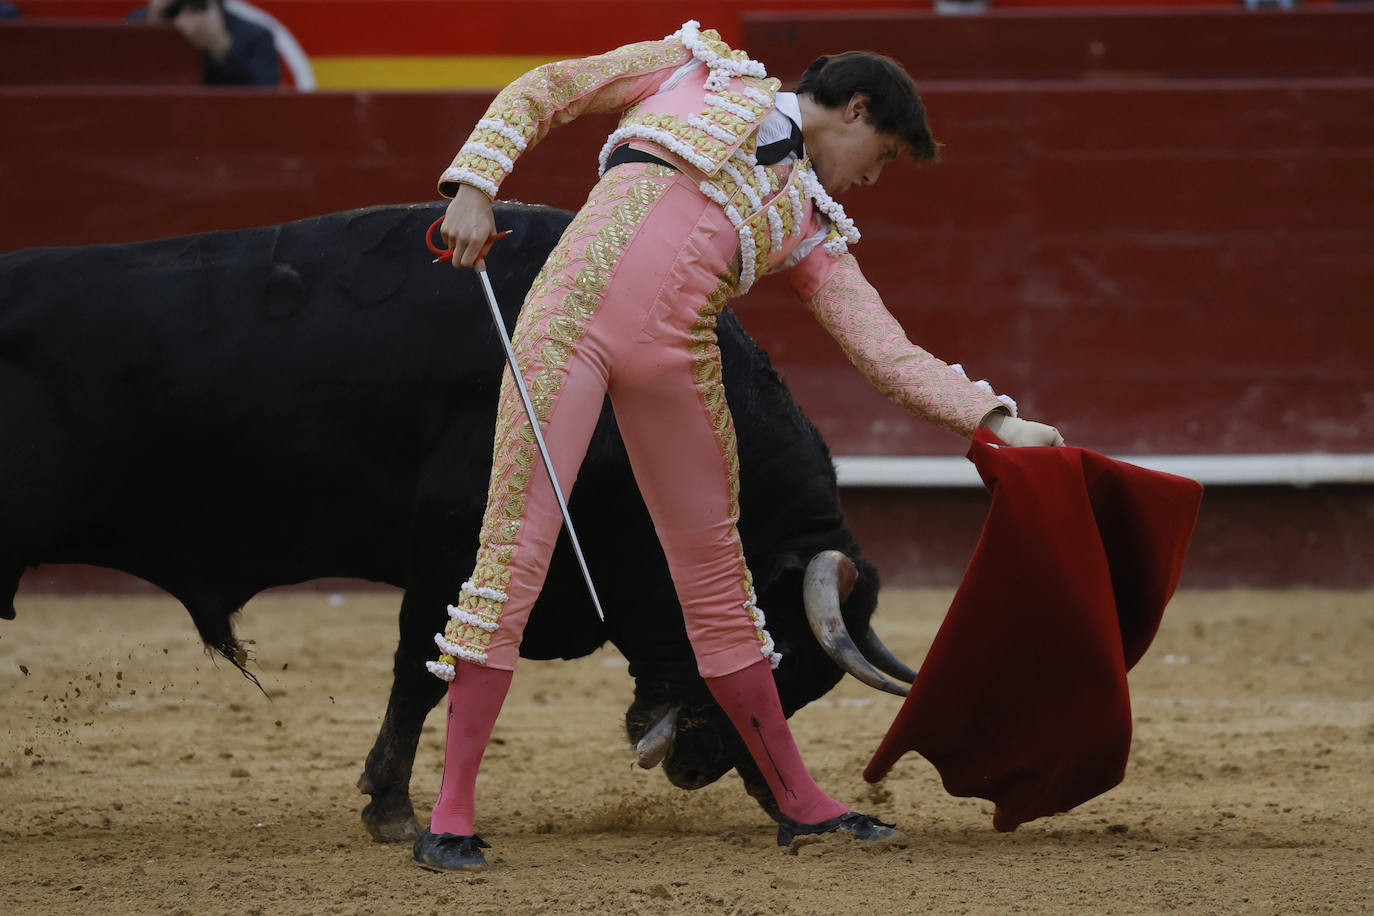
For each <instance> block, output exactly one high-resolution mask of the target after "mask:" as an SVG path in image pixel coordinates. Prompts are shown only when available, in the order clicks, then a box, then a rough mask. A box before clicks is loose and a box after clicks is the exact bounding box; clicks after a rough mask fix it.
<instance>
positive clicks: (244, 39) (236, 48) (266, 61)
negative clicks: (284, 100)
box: [125, 7, 281, 86]
mask: <svg viewBox="0 0 1374 916" xmlns="http://www.w3.org/2000/svg"><path fill="white" fill-rule="evenodd" d="M125 21H127V22H147V21H148V9H147V7H139V8H138V9H136V10H134V11H133V12H131V13H130V14H129V15H128V17H127V18H126V20H125ZM224 25H225V27H226V28H227V29H228V30H229V37H230V38H232V39H233V41H234V44H233V46H232V47H231V48H230V49H229V55H228V57H226V58H225V59H224V61H223V62H220V61H217V60H215V59H214V57H212V56H211V55H209V54H204V53H202V54H201V60H202V63H203V66H204V70H203V73H204V76H203V82H204V83H205V85H207V86H276V85H279V84H280V83H281V65H280V63H279V62H278V61H277V46H276V43H275V42H274V41H273V40H272V32H271V30H269V29H267V28H264V27H263V26H260V25H258V24H257V23H255V22H249V21H248V20H247V19H242V18H240V17H238V16H235V15H234V14H233V13H230V12H229V11H228V10H224Z"/></svg>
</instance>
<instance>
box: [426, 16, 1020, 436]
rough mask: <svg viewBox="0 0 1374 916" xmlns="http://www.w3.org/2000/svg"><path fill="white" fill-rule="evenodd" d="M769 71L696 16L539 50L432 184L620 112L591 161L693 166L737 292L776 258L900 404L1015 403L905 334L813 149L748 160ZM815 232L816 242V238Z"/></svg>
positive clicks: (486, 184) (955, 407) (968, 429)
mask: <svg viewBox="0 0 1374 916" xmlns="http://www.w3.org/2000/svg"><path fill="white" fill-rule="evenodd" d="M779 85H780V84H779V82H778V81H777V80H776V79H772V78H770V77H769V76H768V75H767V73H766V71H765V69H764V67H763V65H762V64H760V63H759V62H758V61H754V60H750V59H749V57H748V56H747V55H746V54H745V53H744V52H743V51H736V50H732V49H731V48H729V47H728V46H727V45H726V44H725V43H724V42H723V41H721V40H720V36H719V35H718V34H717V33H716V32H715V31H713V30H706V31H702V30H701V29H700V28H699V26H698V24H697V23H696V22H695V21H692V22H687V23H685V24H684V25H683V26H682V28H681V29H679V30H678V31H677V32H675V33H673V34H672V35H669V36H668V37H667V38H664V39H662V40H660V41H646V42H638V43H635V44H630V45H626V46H624V47H622V48H618V49H616V50H614V51H611V52H609V53H607V54H601V55H597V56H595V57H587V58H582V59H578V60H567V61H558V62H555V63H550V64H545V65H544V66H541V67H537V68H535V69H534V70H531V71H530V72H529V73H527V74H525V75H524V76H522V77H520V78H519V79H517V80H516V81H515V82H513V83H511V84H510V85H509V86H507V87H506V88H505V89H503V90H502V91H501V92H500V93H499V94H498V95H497V96H496V98H495V100H493V102H492V104H491V106H490V107H489V108H488V109H487V112H486V114H485V115H484V116H483V117H482V118H481V120H479V121H478V122H477V127H476V129H475V130H474V131H473V133H472V135H471V136H470V137H469V138H468V140H467V142H466V143H464V144H463V147H462V149H460V150H459V152H458V155H457V156H456V157H455V158H454V160H453V163H452V165H450V166H449V167H448V168H447V169H446V170H445V171H444V173H443V175H442V176H440V179H439V192H440V193H441V194H442V195H443V196H445V197H452V196H453V195H454V194H456V193H457V190H458V185H459V184H469V185H472V186H473V187H476V188H478V189H479V190H481V191H483V192H484V193H486V194H487V195H488V196H489V197H491V198H493V199H495V198H496V197H497V195H498V194H499V192H500V187H501V183H502V182H503V181H504V180H505V178H506V177H507V176H508V175H509V174H510V173H511V171H512V170H513V169H514V167H515V160H516V159H517V158H519V156H520V154H521V153H523V152H524V151H525V150H527V149H529V148H530V147H531V146H533V145H534V144H536V143H538V142H539V141H540V140H542V139H543V138H544V136H545V135H546V134H547V133H548V132H549V130H550V128H553V127H557V126H559V125H562V124H566V123H568V122H569V121H571V120H573V119H574V118H577V117H578V116H580V115H583V114H587V113H589V112H597V113H606V112H612V113H614V112H619V113H620V115H621V118H620V123H619V125H618V126H617V128H616V130H615V131H614V132H613V133H612V134H611V135H610V137H609V138H608V139H607V141H606V144H605V146H604V147H603V148H602V151H601V158H600V166H601V169H602V170H603V171H604V170H605V166H606V161H607V159H608V158H609V156H610V154H611V152H612V151H613V150H614V149H615V148H616V147H618V146H620V145H622V144H625V143H629V144H630V145H632V146H635V147H637V148H640V149H643V150H646V151H648V152H651V153H653V154H654V155H655V156H658V157H660V158H662V159H663V160H665V161H667V162H669V163H671V164H672V165H674V166H675V167H677V168H678V169H680V170H681V171H682V172H683V173H684V174H686V175H688V176H691V177H692V178H694V179H696V180H697V181H698V187H699V188H700V190H701V192H702V193H703V194H704V195H706V196H707V197H708V198H710V199H711V200H713V201H715V202H716V203H718V204H719V205H720V206H721V207H722V208H723V209H724V211H725V214H726V216H727V217H729V219H730V222H731V223H732V224H734V226H735V227H736V229H737V230H738V232H739V238H740V249H739V258H738V265H739V277H738V283H737V285H736V291H735V295H742V294H743V293H744V292H746V291H748V289H749V288H750V287H751V286H752V285H753V283H754V280H755V279H756V278H757V277H759V276H762V275H763V274H767V273H773V272H777V271H785V272H786V274H787V277H788V279H789V280H790V282H791V284H792V287H793V289H795V290H796V292H797V295H798V296H799V297H800V298H801V299H802V300H803V302H805V304H806V307H807V308H808V310H810V311H811V313H812V314H813V315H815V317H816V318H817V320H818V321H820V322H821V324H822V325H823V326H824V327H825V328H826V330H828V331H829V332H830V334H831V335H832V336H834V338H835V339H836V340H837V341H838V342H839V344H840V346H841V348H842V349H843V350H844V352H845V355H846V356H848V357H849V359H850V361H851V362H853V363H854V365H855V366H856V367H857V368H858V369H859V371H860V372H862V373H863V374H864V375H865V376H866V377H867V378H868V379H869V381H871V382H872V383H873V384H874V386H876V387H877V388H878V389H879V390H880V391H881V392H882V393H883V394H884V395H885V396H886V397H887V398H888V399H889V400H891V401H892V402H894V403H895V404H897V405H898V406H900V407H902V408H903V409H905V410H907V411H908V412H910V413H912V414H915V415H916V416H919V417H922V418H924V419H927V420H930V421H931V422H934V423H936V424H938V425H940V426H942V427H944V428H945V429H948V430H950V431H952V432H955V433H958V434H960V435H963V436H965V437H967V436H970V435H972V433H973V430H975V429H977V428H978V426H979V425H980V423H981V422H982V420H983V418H984V417H986V416H987V415H988V413H989V412H991V411H993V410H999V409H1000V410H1004V411H1007V410H1009V411H1010V412H1011V413H1012V415H1015V413H1016V405H1015V403H1014V402H1013V401H1012V400H1011V399H1010V398H1008V397H1006V396H1005V395H1003V396H998V395H996V394H995V393H994V392H993V391H992V388H991V386H990V385H988V383H987V382H982V381H980V382H976V383H975V382H971V381H970V380H969V379H968V378H967V377H966V376H965V375H964V373H963V370H962V369H960V368H959V367H958V366H950V365H947V364H946V363H944V362H942V361H940V360H939V359H936V358H935V357H934V356H932V355H931V354H929V353H927V352H926V351H925V350H923V349H921V348H920V347H918V346H916V345H915V344H913V343H911V342H910V341H909V340H907V338H906V335H905V333H904V332H903V330H902V327H901V325H900V324H898V322H897V320H896V319H895V318H893V317H892V315H891V313H889V312H888V311H887V309H886V308H885V307H884V306H883V303H882V299H881V298H880V297H879V296H878V293H877V291H876V290H875V289H874V288H873V286H872V285H871V284H869V283H868V281H867V280H866V279H865V278H864V276H863V273H862V272H861V271H860V270H859V265H858V262H857V261H856V260H855V259H854V256H853V255H852V254H850V253H849V252H848V247H849V245H851V244H853V243H855V242H857V241H858V240H859V232H858V230H857V228H856V227H855V226H854V223H853V221H852V220H850V219H849V218H848V217H847V216H846V215H845V213H844V210H843V209H842V208H841V207H840V205H839V204H838V203H836V202H835V201H834V200H833V199H831V198H830V196H829V195H828V194H827V193H826V191H825V189H824V188H823V187H822V186H821V183H820V181H819V179H817V178H816V174H815V172H814V170H813V169H812V167H811V162H810V160H809V159H801V160H799V161H794V162H790V163H779V164H777V165H771V166H763V165H760V164H759V163H758V161H757V159H756V158H755V156H754V153H755V150H756V149H757V145H758V140H757V133H758V128H759V125H761V124H762V123H763V120H764V118H766V117H767V116H768V114H769V113H770V112H771V111H772V110H773V109H774V108H775V107H776V95H777V92H778V89H779ZM822 232H825V241H824V243H823V244H819V245H816V244H814V240H815V239H816V238H817V237H818V236H820V235H821V233H822ZM807 240H812V242H811V244H810V245H807V244H805V243H806V242H807Z"/></svg>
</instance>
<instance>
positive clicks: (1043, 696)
mask: <svg viewBox="0 0 1374 916" xmlns="http://www.w3.org/2000/svg"><path fill="white" fill-rule="evenodd" d="M997 441H998V440H997V439H996V437H994V436H992V435H991V434H990V433H988V432H986V431H982V430H980V431H979V433H978V434H976V435H975V436H974V440H973V446H972V448H970V449H969V454H968V457H969V460H971V461H972V462H973V463H974V465H976V466H977V468H978V473H979V474H980V475H981V476H982V478H983V482H984V483H985V484H986V485H987V487H988V489H989V490H991V491H992V506H991V508H990V510H989V512H988V518H987V522H986V523H985V524H984V527H983V533H982V536H981V537H980V538H979V541H978V546H977V548H976V549H975V550H974V554H973V559H972V561H971V562H970V563H969V567H968V571H967V572H966V573H965V574H964V580H963V582H962V583H961V584H960V586H959V590H958V592H957V593H956V594H955V596H954V602H953V604H952V605H951V606H950V609H949V613H948V614H947V615H946V616H945V620H944V623H943V624H941V626H940V631H939V632H938V633H937V634H936V636H935V641H934V643H933V644H932V645H931V648H930V653H929V655H928V656H927V657H926V660H925V664H924V665H923V666H922V668H921V673H920V675H919V676H918V677H917V678H916V683H915V684H914V685H913V687H912V689H911V693H910V695H909V696H908V697H907V699H906V703H905V704H904V705H903V706H902V709H901V711H900V712H899V713H898V714H897V718H896V720H894V721H893V723H892V727H891V728H890V729H889V730H888V733H887V737H885V738H884V739H883V741H882V744H880V745H879V746H878V750H877V752H876V753H875V754H874V755H873V759H872V761H870V762H869V764H868V767H867V769H865V770H864V778H865V779H867V780H868V781H870V782H876V781H877V780H879V779H881V778H882V777H883V776H884V775H885V774H886V773H887V771H888V770H889V769H891V767H892V764H894V763H895V762H896V761H897V758H899V757H901V756H902V755H903V754H905V753H906V752H907V751H916V752H918V753H920V754H921V755H922V756H924V757H925V758H926V759H928V760H929V761H930V762H931V763H933V764H934V765H935V768H936V769H937V770H939V772H940V776H941V778H942V779H943V780H944V784H945V788H946V789H947V790H948V791H949V792H950V793H951V794H952V795H958V796H976V797H979V798H986V799H988V800H990V801H992V802H994V803H995V804H996V805H997V811H996V814H995V815H994V817H993V826H994V827H996V828H997V829H998V830H1015V829H1016V828H1017V826H1018V825H1020V824H1022V823H1024V822H1026V821H1029V820H1032V819H1034V818H1037V817H1044V816H1046V815H1050V814H1056V813H1058V812H1060V811H1067V810H1068V809H1070V808H1072V807H1074V806H1075V805H1078V804H1081V803H1082V802H1085V801H1087V800H1088V799H1090V798H1092V797H1094V796H1096V795H1100V794H1101V793H1103V792H1105V791H1107V790H1108V789H1110V788H1112V787H1113V786H1115V785H1116V784H1117V783H1119V782H1121V780H1122V778H1123V777H1124V776H1125V773H1126V758H1127V756H1128V754H1129V752H1130V747H1131V705H1130V697H1129V694H1128V693H1127V688H1126V672H1127V670H1129V669H1130V668H1131V667H1132V666H1133V665H1134V664H1135V663H1136V662H1137V661H1139V660H1140V657H1141V656H1142V655H1144V654H1145V650H1146V649H1147V648H1149V645H1150V641H1151V640H1153V639H1154V635H1155V632H1156V631H1157V630H1158V629H1159V621H1160V618H1161V616H1162V615H1163V613H1164V606H1165V604H1167V603H1168V601H1169V598H1170V596H1172V595H1173V593H1174V588H1175V586H1177V584H1178V577H1179V573H1180V571H1181V570H1182V568H1183V558H1184V555H1185V553H1186V552H1187V550H1188V540H1189V538H1190V537H1191V536H1192V533H1193V526H1194V524H1195V523H1196V521H1197V514H1198V507H1199V505H1200V504H1201V501H1202V486H1201V485H1200V484H1198V483H1197V482H1196V481H1193V480H1189V479H1188V478H1186V477H1176V476H1174V475H1172V474H1163V473H1160V472H1158V471H1149V470H1146V469H1144V468H1140V467H1136V466H1135V465H1131V464H1126V463H1125V462H1122V461H1114V460H1112V459H1110V458H1106V457H1104V456H1102V455H1099V454H1097V453H1096V452H1090V451H1088V450H1087V449H1082V448H1067V447H1065V448H1000V447H998V445H996V444H995V443H996V442H997Z"/></svg>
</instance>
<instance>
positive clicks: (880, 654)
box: [859, 627, 916, 684]
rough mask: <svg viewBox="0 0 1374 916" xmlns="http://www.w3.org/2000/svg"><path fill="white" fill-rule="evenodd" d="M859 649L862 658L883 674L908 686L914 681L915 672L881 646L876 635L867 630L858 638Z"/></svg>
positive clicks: (871, 630) (890, 651) (880, 641)
mask: <svg viewBox="0 0 1374 916" xmlns="http://www.w3.org/2000/svg"><path fill="white" fill-rule="evenodd" d="M859 649H860V650H862V651H863V654H864V658H866V659H868V660H869V661H871V662H872V663H873V665H874V667H875V668H877V669H878V670H879V671H881V672H883V673H884V674H890V675H892V676H893V677H895V678H896V679H897V680H899V681H906V682H907V683H908V684H910V683H912V682H913V681H915V680H916V672H915V671H913V670H911V668H910V667H909V666H908V665H907V663H906V662H904V661H902V660H901V659H900V658H898V657H897V656H896V655H893V654H892V650H891V649H889V648H888V647H887V646H885V645H883V641H882V640H881V639H879V638H878V634H877V632H876V631H874V630H873V628H872V627H870V628H869V630H868V632H867V633H865V634H864V635H863V636H860V637H859Z"/></svg>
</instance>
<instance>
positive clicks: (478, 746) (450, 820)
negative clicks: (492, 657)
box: [429, 659, 515, 836]
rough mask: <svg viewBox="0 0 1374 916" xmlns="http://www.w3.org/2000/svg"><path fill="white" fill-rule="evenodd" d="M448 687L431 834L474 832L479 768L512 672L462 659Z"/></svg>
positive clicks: (508, 687) (467, 833) (465, 833)
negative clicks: (440, 772) (445, 728)
mask: <svg viewBox="0 0 1374 916" xmlns="http://www.w3.org/2000/svg"><path fill="white" fill-rule="evenodd" d="M454 668H455V670H456V672H457V673H456V675H455V676H454V678H453V681H452V682H450V683H449V685H448V735H447V737H446V738H445V739H444V778H443V782H442V783H441V784H440V786H439V797H438V798H437V799H435V802H434V811H433V813H432V814H431V815H430V820H429V829H430V831H431V832H432V833H452V834H456V835H458V836H471V835H472V834H473V829H472V819H473V810H474V807H475V803H474V795H475V794H476V788H477V767H478V766H479V765H480V764H481V762H482V752H483V751H485V750H486V749H487V740H488V739H490V738H491V730H492V727H493V726H494V725H495V724H496V716H497V714H498V713H500V712H501V704H502V703H503V702H504V701H505V699H506V691H507V690H509V689H510V682H511V679H512V677H513V676H514V674H515V672H514V671H507V670H505V669H503V668H487V667H485V666H483V665H474V664H472V663H470V662H465V661H462V660H461V659H460V660H459V661H458V662H457V663H455V664H454Z"/></svg>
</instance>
